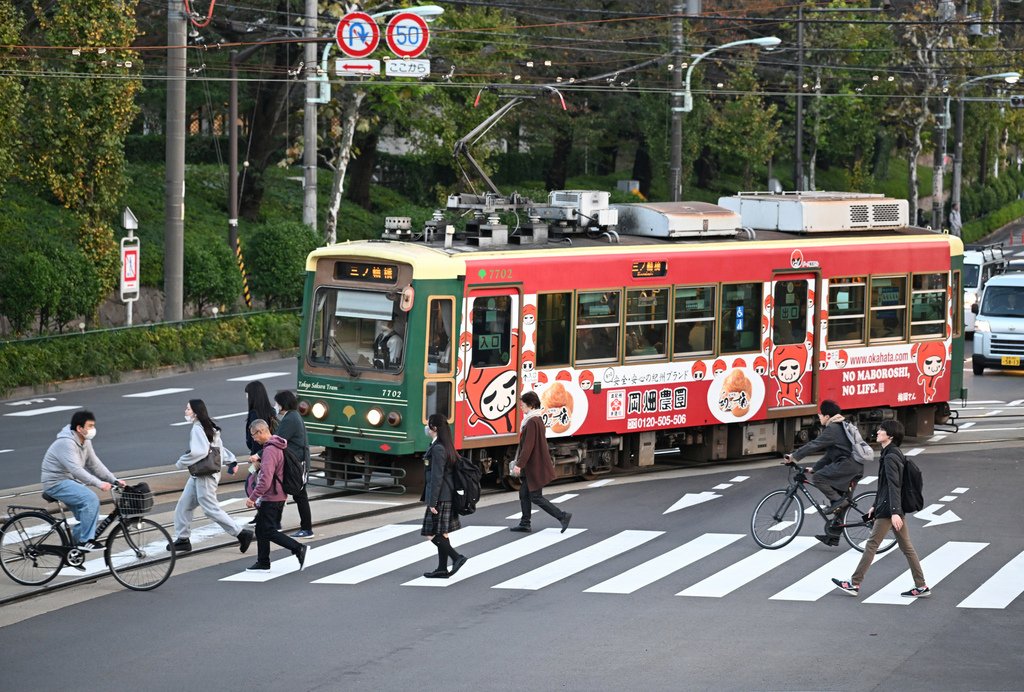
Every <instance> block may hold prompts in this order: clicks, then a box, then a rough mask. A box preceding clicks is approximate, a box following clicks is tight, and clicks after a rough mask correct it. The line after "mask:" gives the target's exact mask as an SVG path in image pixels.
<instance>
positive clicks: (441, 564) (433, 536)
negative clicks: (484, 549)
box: [420, 413, 469, 579]
mask: <svg viewBox="0 0 1024 692" xmlns="http://www.w3.org/2000/svg"><path fill="white" fill-rule="evenodd" d="M426 433H427V435H429V436H430V438H431V443H430V447H429V448H428V449H427V453H426V454H424V455H423V463H424V464H425V465H426V467H427V468H426V473H425V474H424V475H425V478H424V481H425V487H424V489H423V500H424V502H426V504H427V509H426V511H425V512H424V514H423V529H422V530H421V531H420V535H421V536H429V537H430V542H431V543H433V544H434V545H435V546H437V569H435V570H434V571H433V572H426V573H425V574H424V575H423V576H424V577H426V578H427V579H447V578H448V577H450V576H452V575H453V574H455V573H456V572H458V571H459V570H460V569H461V568H462V566H463V565H464V564H466V560H468V559H469V558H467V557H466V556H465V555H462V554H460V553H458V552H456V550H455V548H453V547H452V543H451V541H450V540H448V534H449V533H451V532H452V531H458V530H459V529H461V528H462V524H461V523H460V522H459V515H458V514H456V513H455V512H453V511H452V492H453V488H454V487H455V485H454V483H453V481H452V471H453V470H454V468H455V462H456V460H457V459H458V458H459V453H458V452H457V451H456V450H455V443H454V442H453V441H452V430H451V428H450V427H449V426H448V420H447V419H446V418H445V417H444V416H443V415H441V414H440V413H435V414H433V415H431V416H430V418H428V419H427V427H426ZM449 557H450V558H451V559H452V570H451V572H449V571H448V558H449Z"/></svg>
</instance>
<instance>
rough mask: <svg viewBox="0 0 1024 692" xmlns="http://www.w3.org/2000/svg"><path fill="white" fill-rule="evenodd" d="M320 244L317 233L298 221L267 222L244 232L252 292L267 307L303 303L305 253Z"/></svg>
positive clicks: (243, 249) (243, 238)
mask: <svg viewBox="0 0 1024 692" xmlns="http://www.w3.org/2000/svg"><path fill="white" fill-rule="evenodd" d="M319 244H320V240H319V238H318V237H317V235H316V233H314V232H313V231H312V230H311V229H310V228H309V226H305V225H303V224H301V223H298V222H293V223H281V224H267V225H264V226H261V227H257V228H253V229H252V230H251V231H249V232H248V233H246V234H245V235H243V237H242V254H243V255H244V257H245V265H246V267H247V269H248V270H249V281H250V285H251V286H252V292H253V295H254V296H256V297H258V298H261V299H262V300H263V301H264V302H265V303H266V305H267V307H293V306H295V305H299V304H300V303H302V289H303V287H304V285H305V280H306V255H308V254H309V253H310V252H312V251H313V250H315V249H316V248H317V247H318V246H319Z"/></svg>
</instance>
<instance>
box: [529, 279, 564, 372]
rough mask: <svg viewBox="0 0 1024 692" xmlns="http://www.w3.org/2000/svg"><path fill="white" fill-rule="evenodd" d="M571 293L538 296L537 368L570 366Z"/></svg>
mask: <svg viewBox="0 0 1024 692" xmlns="http://www.w3.org/2000/svg"><path fill="white" fill-rule="evenodd" d="M571 319H572V294H571V293H542V294H540V295H539V296H537V367H550V366H552V365H568V364H569V335H570V332H569V321H570V320H571Z"/></svg>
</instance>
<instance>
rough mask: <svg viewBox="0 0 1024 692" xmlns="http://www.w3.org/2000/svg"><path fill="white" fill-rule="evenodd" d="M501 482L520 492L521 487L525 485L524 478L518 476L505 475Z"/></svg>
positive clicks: (507, 487) (506, 486) (508, 487)
mask: <svg viewBox="0 0 1024 692" xmlns="http://www.w3.org/2000/svg"><path fill="white" fill-rule="evenodd" d="M501 484H502V485H503V486H505V488H506V489H508V490H513V491H516V492H518V491H519V488H521V487H522V485H523V481H522V479H520V478H518V477H516V476H505V477H504V478H502V479H501Z"/></svg>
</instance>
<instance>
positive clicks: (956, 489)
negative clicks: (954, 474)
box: [953, 488, 970, 495]
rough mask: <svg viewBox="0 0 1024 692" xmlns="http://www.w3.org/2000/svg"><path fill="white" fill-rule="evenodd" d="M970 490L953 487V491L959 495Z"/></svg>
mask: <svg viewBox="0 0 1024 692" xmlns="http://www.w3.org/2000/svg"><path fill="white" fill-rule="evenodd" d="M968 490H970V488H953V492H954V493H956V494H957V495H962V494H964V493H966V492H967V491H968Z"/></svg>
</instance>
